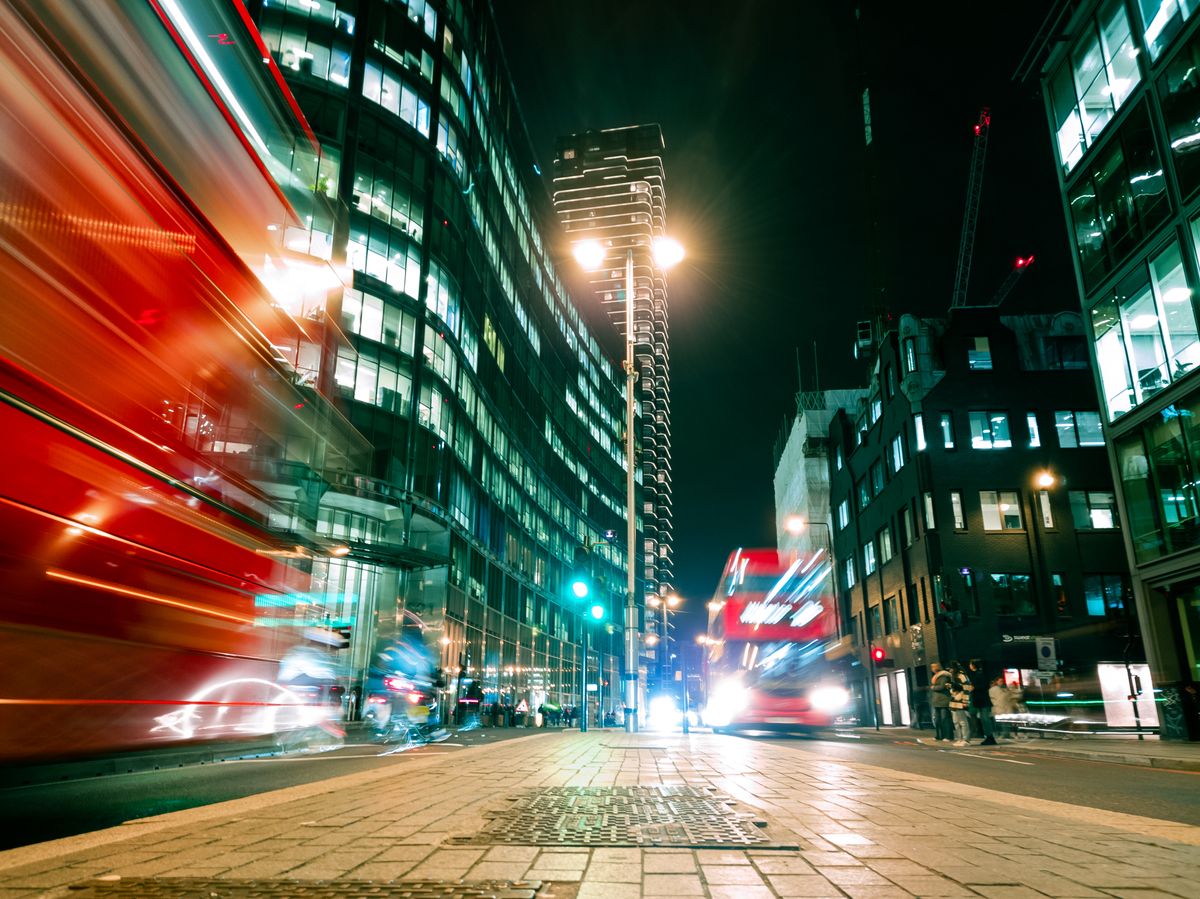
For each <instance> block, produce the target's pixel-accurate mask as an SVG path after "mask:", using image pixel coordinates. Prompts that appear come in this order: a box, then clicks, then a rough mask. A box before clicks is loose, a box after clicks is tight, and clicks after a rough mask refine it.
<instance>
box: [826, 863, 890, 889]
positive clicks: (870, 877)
mask: <svg viewBox="0 0 1200 899" xmlns="http://www.w3.org/2000/svg"><path fill="white" fill-rule="evenodd" d="M817 872H818V873H819V874H821V875H822V876H824V877H825V878H826V879H828V880H829V881H830V882H831V883H836V884H837V885H838V886H845V885H846V884H850V883H853V884H858V885H860V886H861V885H864V884H887V882H888V879H887V878H886V877H884V876H883V875H882V874H879V873H878V872H875V871H872V870H871V869H870V868H846V867H840V868H817Z"/></svg>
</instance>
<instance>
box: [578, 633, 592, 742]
mask: <svg viewBox="0 0 1200 899" xmlns="http://www.w3.org/2000/svg"><path fill="white" fill-rule="evenodd" d="M581 620H582V621H583V665H582V666H581V668H580V672H581V673H580V676H579V705H580V708H579V709H578V712H579V732H580V733H581V734H586V733H587V729H588V728H587V724H588V722H587V719H588V692H587V686H588V643H589V642H590V641H589V639H588V638H589V637H590V635H591V631H590V630H589V629H588V623H587V619H586V618H582V616H581Z"/></svg>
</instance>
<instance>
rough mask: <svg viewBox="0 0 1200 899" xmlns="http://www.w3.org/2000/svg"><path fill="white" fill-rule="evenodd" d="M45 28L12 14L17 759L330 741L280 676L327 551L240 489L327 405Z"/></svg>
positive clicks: (9, 342)
mask: <svg viewBox="0 0 1200 899" xmlns="http://www.w3.org/2000/svg"><path fill="white" fill-rule="evenodd" d="M146 9H149V7H143V6H141V5H139V4H132V3H131V4H129V5H128V6H124V7H123V6H122V5H120V4H112V5H108V6H106V7H105V11H107V12H109V13H111V15H109V16H107V17H106V18H104V21H105V22H110V23H112V22H120V21H122V20H121V14H122V13H123V12H130V11H137V10H146ZM47 11H48V10H46V9H39V8H38V7H37V6H36V5H33V6H30V5H28V4H24V3H11V2H9V3H0V135H3V139H4V145H5V147H6V149H7V152H6V153H4V154H0V434H3V439H2V440H0V585H2V593H0V660H2V664H0V762H12V761H25V762H28V761H34V760H50V759H57V758H64V757H75V756H80V755H86V754H94V753H99V752H114V751H124V750H133V749H140V748H146V747H151V746H162V745H174V744H180V743H188V742H192V741H197V740H205V739H223V740H224V739H245V738H247V737H251V736H253V735H262V734H273V733H278V732H281V731H289V730H292V729H296V728H300V727H306V726H308V725H310V724H314V723H315V722H319V721H322V720H325V719H324V717H323V716H325V715H326V711H327V709H326V708H318V707H316V706H315V705H314V702H313V701H312V695H313V690H312V685H311V684H310V683H304V684H299V683H297V682H293V681H289V679H288V675H287V672H286V670H284V669H285V667H286V666H284V665H283V664H282V663H283V662H284V660H285V658H286V657H287V653H288V650H289V648H291V647H293V646H295V645H297V643H298V641H299V639H300V634H301V633H302V629H301V627H288V626H287V625H288V624H289V623H290V622H287V621H282V620H281V619H283V618H284V617H285V615H286V614H287V613H289V612H290V611H291V610H292V609H293V608H294V607H295V606H296V602H295V601H294V599H293V600H292V601H290V602H289V601H287V600H288V598H289V597H292V598H294V597H297V596H303V595H304V592H303V591H304V590H306V589H307V588H308V585H309V583H310V578H309V576H308V575H307V574H304V573H303V572H302V571H300V570H299V569H298V568H297V567H295V564H294V562H295V559H296V558H297V557H301V556H306V555H307V556H308V557H309V558H311V547H309V548H308V549H307V550H306V549H305V548H304V547H301V546H299V545H297V544H298V541H300V540H302V539H303V538H302V537H300V536H299V535H294V536H292V537H291V538H290V539H284V538H283V537H282V536H281V533H282V532H283V531H285V530H287V526H286V522H287V520H288V519H287V516H286V515H285V514H283V513H281V510H280V509H279V508H278V507H276V506H275V505H274V503H273V502H272V501H271V500H270V498H269V497H268V496H267V495H266V491H264V489H263V488H262V487H261V486H256V485H255V484H254V483H252V482H251V480H250V479H249V478H248V477H246V476H245V474H244V472H245V471H246V470H247V465H246V464H245V462H246V460H249V459H251V458H253V457H256V456H257V457H276V458H280V459H295V458H301V455H300V454H301V451H302V449H303V448H304V446H305V441H309V442H310V443H311V442H312V440H313V436H312V433H311V430H312V429H311V427H308V426H307V425H306V422H305V420H304V416H305V415H307V414H309V413H308V411H307V408H308V407H311V406H312V405H313V403H312V400H313V395H312V393H311V392H302V391H300V390H299V389H298V388H297V386H296V384H295V383H294V382H293V381H292V380H291V379H290V378H289V373H288V371H287V370H286V369H285V368H284V367H283V366H282V365H281V364H280V362H279V359H278V358H277V356H278V350H277V349H276V348H275V347H274V346H273V343H272V339H271V338H269V337H268V336H267V335H266V329H267V327H268V325H267V323H268V322H269V321H276V320H278V321H280V322H281V323H284V322H283V320H282V317H281V315H280V314H279V313H278V312H277V311H276V310H274V308H273V307H272V305H271V302H270V297H269V296H268V295H267V294H266V292H265V290H264V287H263V284H262V283H261V282H260V281H259V280H258V279H256V278H255V277H254V275H253V274H252V272H251V271H250V270H249V269H248V268H247V266H246V265H245V263H244V262H243V260H242V259H241V258H240V257H239V255H238V254H237V253H236V252H235V251H234V250H233V249H232V248H231V246H230V245H229V244H228V243H227V242H226V241H225V240H224V239H223V238H222V236H221V235H220V234H218V233H217V232H216V231H215V229H214V228H213V226H212V224H211V222H210V221H209V220H207V219H206V218H205V217H204V216H203V215H202V214H201V213H200V212H199V211H198V210H197V208H196V207H195V206H194V205H193V204H192V203H191V202H189V201H188V199H187V198H186V197H184V196H183V195H182V192H181V190H180V188H179V184H178V182H177V180H176V179H175V178H173V177H172V176H171V174H170V173H168V172H167V171H166V170H165V169H164V168H163V167H162V165H161V164H160V163H159V162H158V160H156V159H155V156H154V154H153V153H151V152H150V151H149V150H148V148H147V146H146V145H144V144H142V143H141V142H140V141H139V140H138V139H137V137H136V135H134V134H132V133H131V132H130V129H129V124H128V119H127V118H125V117H122V116H120V115H117V114H116V113H115V112H114V110H113V109H112V108H111V107H110V106H109V105H108V104H107V103H106V101H105V100H104V98H103V97H101V96H100V95H99V94H98V93H97V91H96V87H95V84H94V83H92V82H91V81H90V80H89V79H88V78H87V77H85V75H84V74H83V72H81V71H80V70H79V69H78V68H76V63H77V61H78V60H79V59H80V58H81V56H80V54H77V53H72V52H68V51H67V50H66V49H65V48H64V47H63V46H61V45H59V44H57V43H56V35H57V36H61V35H62V34H66V29H65V28H63V29H61V30H60V31H59V32H54V31H53V30H52V29H50V28H49V26H48V25H47V21H46V19H45V18H44V17H42V15H41V14H42V13H45V12H47ZM87 11H88V12H89V13H92V12H95V13H96V15H97V16H99V15H100V14H101V9H100V4H95V5H93V6H88V7H87ZM60 12H61V13H62V15H63V16H64V17H67V19H68V20H69V21H74V18H75V17H77V15H78V9H72V8H68V7H63V8H62V9H61V10H60ZM35 14H36V16H37V17H35ZM57 24H61V23H57ZM80 33H81V34H87V29H86V27H84V26H83V25H81V26H80ZM160 37H161V38H162V41H160V42H161V43H164V44H165V32H163V34H162V35H160ZM81 39H82V38H81ZM90 40H91V43H90V44H89V46H90V47H92V48H93V49H97V50H98V52H104V53H108V52H110V50H111V47H110V45H109V43H108V42H106V41H105V40H103V39H101V38H100V36H98V35H97V36H94V37H92V38H90ZM107 58H108V57H106V59H107ZM125 61H127V62H128V60H125ZM145 83H146V84H150V85H151V86H155V87H157V86H159V85H160V84H161V83H162V82H153V81H150V82H145ZM160 115H161V113H160ZM176 115H177V116H178V117H180V118H181V119H187V118H188V116H189V111H188V110H186V109H177V110H176ZM211 162H212V161H211V160H210V161H208V162H204V161H202V160H200V159H199V158H198V157H197V162H196V164H197V165H209V164H211ZM220 162H221V165H222V167H223V168H224V169H226V171H227V173H228V174H229V175H230V177H233V173H234V172H236V171H239V170H241V171H244V170H251V167H250V166H249V165H248V164H242V165H241V166H240V169H239V165H238V160H237V159H235V158H232V157H228V158H224V159H221V160H220ZM251 189H252V188H251V186H250V185H249V184H248V183H247V184H243V185H241V186H240V187H239V186H238V185H237V184H233V185H232V187H231V190H232V191H235V192H236V193H235V194H234V195H233V196H234V197H236V198H239V199H240V198H242V197H244V196H246V195H247V194H249V193H250V192H251ZM262 189H263V191H264V192H266V191H268V190H269V189H270V187H269V185H266V186H263V187H262ZM263 233H266V230H265V226H264V228H263ZM281 522H283V523H284V524H283V526H282V527H281V526H280V523H281ZM339 689H340V688H339ZM320 704H323V705H324V706H326V707H330V706H332V707H337V706H338V705H339V703H338V702H337V699H336V697H333V698H332V699H331V697H330V695H329V691H325V692H324V693H322V694H321V701H320Z"/></svg>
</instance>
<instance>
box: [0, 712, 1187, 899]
mask: <svg viewBox="0 0 1200 899" xmlns="http://www.w3.org/2000/svg"><path fill="white" fill-rule="evenodd" d="M599 804H604V805H603V809H607V811H604V810H603V809H602V810H601V811H599V812H597V811H596V809H597V808H601V806H600V805H599ZM656 816H658V817H656ZM639 838H641V839H643V840H646V839H650V840H655V841H657V842H658V845H656V846H653V847H646V846H639V845H636V841H637V839H639ZM100 878H103V879H100ZM460 880H465V881H468V882H484V881H486V882H490V886H488V888H487V889H477V890H471V889H468V886H469V884H466V885H461V886H454V885H452V883H451V884H448V882H455V881H460ZM392 881H395V883H394V884H391V885H389V883H390V882H392ZM368 882H369V883H368ZM72 887H74V888H75V889H72ZM252 890H253V891H254V892H253V895H257V896H280V897H286V896H296V895H298V894H299V893H300V892H301V891H303V894H304V895H305V896H311V897H325V896H334V895H337V896H348V895H370V896H376V897H388V896H396V897H399V896H427V895H428V896H435V895H436V896H442V897H449V896H459V895H470V896H486V895H490V896H504V897H511V899H517V897H529V896H533V895H534V894H535V892H536V895H537V896H539V897H551V896H553V897H557V899H571V897H575V896H577V897H578V899H633V897H638V899H640V897H657V896H662V897H667V896H672V897H674V896H678V897H690V896H708V897H714V899H725V897H728V899H734V897H736V899H769V897H842V899H844V897H851V899H885V897H908V896H930V897H942V896H945V897H952V896H963V897H976V896H983V897H991V899H1032V897H1042V896H1051V897H1101V899H1103V897H1137V899H1161V897H1177V899H1192V897H1198V896H1200V827H1192V826H1188V825H1183V824H1176V823H1172V822H1167V821H1159V820H1155V819H1150V818H1143V817H1138V816H1135V815H1126V814H1120V813H1114V812H1106V811H1101V810H1097V809H1091V808H1085V807H1081V806H1074V805H1069V804H1065V803H1058V802H1050V801H1047V800H1040V799H1033V798H1029V797H1022V796H1014V795H1009V794H1005V793H1000V792H996V791H992V790H987V789H983V788H979V787H973V786H966V785H961V784H955V783H951V782H948V781H941V780H936V779H933V778H928V777H922V776H918V775H913V774H909V773H906V772H902V771H893V770H889V769H885V768H880V767H875V766H871V765H863V764H858V763H849V762H829V761H825V760H824V759H822V758H821V757H820V755H819V753H816V752H813V751H811V750H805V751H797V750H795V749H791V748H787V747H785V746H778V745H772V744H768V743H754V742H749V741H741V740H735V739H730V738H727V737H721V736H714V735H711V734H704V733H697V734H692V735H691V736H686V737H685V736H682V735H674V736H664V735H649V734H639V735H631V734H624V733H621V732H620V731H601V732H591V733H588V734H579V733H577V732H563V733H553V732H551V733H546V732H541V733H537V732H535V733H532V734H530V735H528V736H522V737H517V738H514V739H511V740H507V741H504V742H501V743H496V744H493V745H487V746H479V747H472V748H468V749H463V750H459V751H456V752H453V753H446V754H441V755H434V754H429V755H426V756H412V757H410V758H408V759H406V760H405V762H404V763H402V764H397V765H393V766H388V767H385V768H381V769H376V770H372V771H369V772H364V773H359V774H352V775H347V776H343V777H339V778H334V779H331V780H327V781H324V782H322V783H317V784H306V785H303V786H298V787H292V788H289V789H286V790H280V791H277V792H274V793H267V794H262V795H258V796H253V797H249V798H246V799H239V800H234V801H232V802H226V803H221V804H218V805H213V806H208V807H204V808H199V809H191V810H188V811H183V812H176V813H172V814H168V815H163V816H159V817H156V818H149V819H143V820H141V821H135V822H130V823H127V824H125V825H122V826H120V827H116V828H111V829H109V830H105V831H99V832H96V833H94V834H88V835H84V836H80V837H72V838H68V839H64V840H57V841H53V842H50V843H43V844H38V845H35V846H28V847H24V848H22V849H15V850H10V851H8V852H3V853H0V899H8V897H32V896H52V897H65V896H75V897H92V896H108V897H115V896H146V895H156V896H220V897H240V896H250V895H252Z"/></svg>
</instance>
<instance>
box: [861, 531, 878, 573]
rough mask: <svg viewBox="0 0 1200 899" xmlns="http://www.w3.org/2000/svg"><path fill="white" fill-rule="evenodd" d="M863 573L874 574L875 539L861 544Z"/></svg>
mask: <svg viewBox="0 0 1200 899" xmlns="http://www.w3.org/2000/svg"><path fill="white" fill-rule="evenodd" d="M862 554H863V575H868V574H874V573H875V568H876V567H877V566H876V563H875V541H874V540H871V541H868V542H867V543H864V544H863V548H862Z"/></svg>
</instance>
